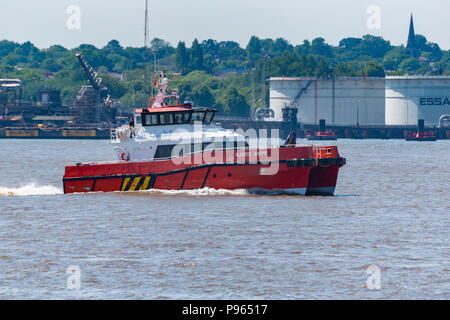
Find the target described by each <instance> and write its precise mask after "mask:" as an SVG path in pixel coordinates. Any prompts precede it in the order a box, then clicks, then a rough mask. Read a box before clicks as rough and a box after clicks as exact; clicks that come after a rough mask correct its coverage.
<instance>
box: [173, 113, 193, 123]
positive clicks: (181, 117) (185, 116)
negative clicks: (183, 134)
mask: <svg viewBox="0 0 450 320" xmlns="http://www.w3.org/2000/svg"><path fill="white" fill-rule="evenodd" d="M189 116H190V113H189V112H176V113H174V114H173V120H174V123H175V124H184V123H188V122H189Z"/></svg>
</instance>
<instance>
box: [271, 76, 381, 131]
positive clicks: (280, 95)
mask: <svg viewBox="0 0 450 320" xmlns="http://www.w3.org/2000/svg"><path fill="white" fill-rule="evenodd" d="M384 94H385V86H384V78H336V79H334V80H333V79H315V78H270V108H271V109H272V110H273V111H274V113H275V119H274V120H276V121H282V109H283V108H284V107H285V106H286V105H289V104H290V102H291V101H293V102H294V104H295V105H296V106H297V108H298V121H299V122H302V123H304V124H314V125H318V124H319V120H320V119H325V120H326V121H327V123H328V124H329V125H357V124H360V125H384V120H385V114H384V111H385V97H384ZM296 97H298V99H297V100H295V98H296Z"/></svg>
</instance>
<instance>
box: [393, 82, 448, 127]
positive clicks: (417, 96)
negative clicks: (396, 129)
mask: <svg viewBox="0 0 450 320" xmlns="http://www.w3.org/2000/svg"><path fill="white" fill-rule="evenodd" d="M444 114H450V77H448V76H432V77H426V76H393V77H387V78H386V125H411V126H415V125H417V123H418V120H419V119H424V120H425V125H428V126H435V125H438V124H439V118H440V117H441V116H442V115H444Z"/></svg>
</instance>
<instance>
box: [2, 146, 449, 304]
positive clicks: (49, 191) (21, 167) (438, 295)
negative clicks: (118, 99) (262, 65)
mask: <svg viewBox="0 0 450 320" xmlns="http://www.w3.org/2000/svg"><path fill="white" fill-rule="evenodd" d="M337 144H338V146H339V148H340V153H341V155H342V156H344V157H345V158H347V165H346V166H345V167H344V168H343V169H341V171H340V176H339V180H338V186H337V189H336V196H335V197H302V196H288V195H258V194H247V193H246V192H245V191H242V190H237V191H220V190H219V191H215V190H208V189H205V190H199V191H185V192H161V191H149V192H139V193H127V194H121V193H108V194H104V193H96V194H83V195H81V194H75V195H64V194H63V193H62V182H61V178H62V175H63V172H64V165H65V164H66V163H75V162H82V161H94V160H111V159H114V157H115V155H114V154H113V151H112V149H111V147H110V146H109V143H108V142H107V141H80V140H48V141H47V140H0V150H2V152H3V160H2V162H1V163H2V166H1V169H0V298H2V299H36V298H37V299H416V298H425V299H428V298H431V299H443V298H446V299H449V298H450V233H449V230H450V201H449V193H450V167H449V165H450V141H448V140H447V141H438V142H434V143H433V142H432V143H428V142H425V143H418V142H405V141H400V140H385V141H384V140H383V141H382V140H360V141H352V140H340V141H338V143H337ZM69 266H76V267H75V269H74V270H79V273H76V274H70V273H66V271H67V269H68V268H69ZM77 268H79V269H77ZM368 270H375V273H374V274H368ZM378 271H379V272H378ZM78 275H79V276H78ZM68 279H69V280H70V281H69V285H68ZM78 279H79V280H80V282H77V280H78ZM368 279H369V281H368ZM378 280H379V281H378ZM78 283H79V287H80V288H79V289H76V288H75V289H74V288H73V287H74V286H75V287H77V284H78Z"/></svg>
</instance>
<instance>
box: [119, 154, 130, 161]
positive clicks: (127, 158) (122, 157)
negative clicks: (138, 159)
mask: <svg viewBox="0 0 450 320" xmlns="http://www.w3.org/2000/svg"><path fill="white" fill-rule="evenodd" d="M120 159H122V160H123V161H130V154H129V153H128V152H122V153H121V154H120Z"/></svg>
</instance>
